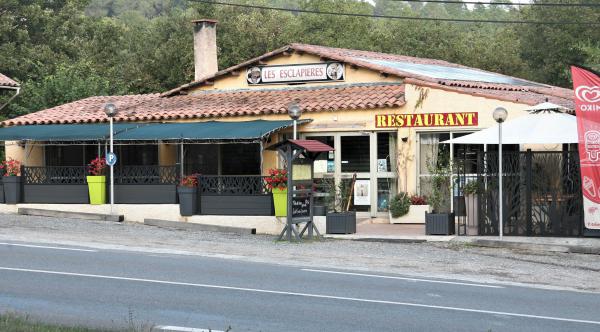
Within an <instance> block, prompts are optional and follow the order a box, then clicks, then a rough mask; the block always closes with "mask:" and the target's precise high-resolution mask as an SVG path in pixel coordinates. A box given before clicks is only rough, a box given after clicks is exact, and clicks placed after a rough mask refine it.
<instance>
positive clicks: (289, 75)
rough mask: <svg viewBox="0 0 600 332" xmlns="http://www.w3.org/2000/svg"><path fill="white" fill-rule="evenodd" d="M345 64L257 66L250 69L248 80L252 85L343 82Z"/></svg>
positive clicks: (247, 74)
mask: <svg viewBox="0 0 600 332" xmlns="http://www.w3.org/2000/svg"><path fill="white" fill-rule="evenodd" d="M344 78H345V72H344V64H342V63H339V62H323V63H306V64H298V65H275V66H255V67H251V68H248V70H247V72H246V80H247V81H248V84H250V85H258V84H277V83H300V82H328V81H332V82H335V81H343V80H344Z"/></svg>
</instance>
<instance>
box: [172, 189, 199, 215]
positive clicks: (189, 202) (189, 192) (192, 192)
mask: <svg viewBox="0 0 600 332" xmlns="http://www.w3.org/2000/svg"><path fill="white" fill-rule="evenodd" d="M177 194H178V195H179V214H181V215H182V216H193V215H194V214H196V211H197V204H196V203H197V200H198V197H197V196H198V188H190V187H181V186H179V187H177Z"/></svg>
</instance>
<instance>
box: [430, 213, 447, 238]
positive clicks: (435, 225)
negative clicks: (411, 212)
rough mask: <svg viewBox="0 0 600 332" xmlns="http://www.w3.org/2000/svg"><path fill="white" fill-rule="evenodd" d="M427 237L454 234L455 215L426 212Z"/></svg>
mask: <svg viewBox="0 0 600 332" xmlns="http://www.w3.org/2000/svg"><path fill="white" fill-rule="evenodd" d="M425 234H426V235H452V234H454V213H427V212H425Z"/></svg>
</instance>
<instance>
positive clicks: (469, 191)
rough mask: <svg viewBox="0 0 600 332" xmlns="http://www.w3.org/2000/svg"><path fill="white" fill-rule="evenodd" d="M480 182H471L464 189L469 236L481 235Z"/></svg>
mask: <svg viewBox="0 0 600 332" xmlns="http://www.w3.org/2000/svg"><path fill="white" fill-rule="evenodd" d="M480 188H481V187H480V183H479V181H476V180H475V181H469V182H467V183H466V184H465V186H464V187H463V188H462V190H463V194H464V195H465V206H466V212H467V213H466V214H467V235H478V234H479V219H478V217H479V213H478V206H477V204H478V199H477V197H478V194H479V192H480Z"/></svg>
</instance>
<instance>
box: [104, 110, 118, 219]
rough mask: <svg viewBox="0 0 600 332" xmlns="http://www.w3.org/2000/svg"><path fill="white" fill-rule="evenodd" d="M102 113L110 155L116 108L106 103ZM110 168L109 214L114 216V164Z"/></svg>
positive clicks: (111, 152) (110, 164)
mask: <svg viewBox="0 0 600 332" xmlns="http://www.w3.org/2000/svg"><path fill="white" fill-rule="evenodd" d="M104 113H106V116H108V121H109V123H110V154H111V156H113V155H114V153H113V133H114V131H113V118H114V117H115V116H116V115H117V106H115V104H113V103H108V104H106V105H104ZM109 166H110V214H111V215H112V214H114V204H115V177H114V175H115V173H114V167H113V166H114V163H109Z"/></svg>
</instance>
